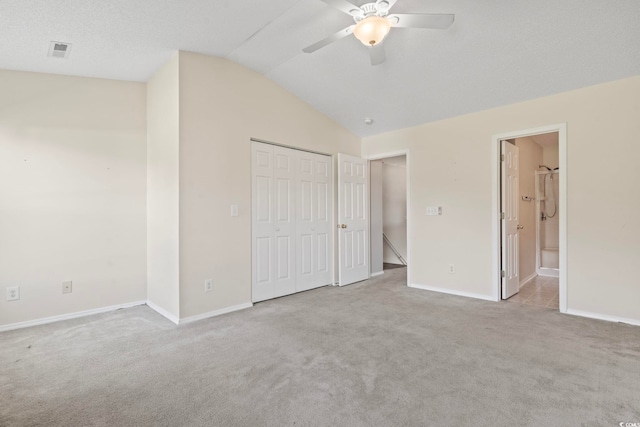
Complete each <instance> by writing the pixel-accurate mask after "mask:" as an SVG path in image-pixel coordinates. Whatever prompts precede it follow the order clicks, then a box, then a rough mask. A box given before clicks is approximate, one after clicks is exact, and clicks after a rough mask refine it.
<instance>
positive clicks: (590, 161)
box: [363, 76, 640, 321]
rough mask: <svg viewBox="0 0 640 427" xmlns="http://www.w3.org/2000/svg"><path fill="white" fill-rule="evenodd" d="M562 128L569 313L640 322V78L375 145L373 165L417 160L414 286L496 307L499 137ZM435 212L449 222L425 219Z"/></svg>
mask: <svg viewBox="0 0 640 427" xmlns="http://www.w3.org/2000/svg"><path fill="white" fill-rule="evenodd" d="M556 123H567V127H568V153H567V158H568V168H567V180H568V181H567V186H568V190H567V191H568V199H567V203H568V212H567V215H568V216H567V218H568V249H567V256H568V260H567V263H568V271H567V275H568V306H569V309H570V310H574V311H576V310H577V311H583V312H587V313H593V314H598V315H602V316H613V317H619V318H624V319H632V320H634V321H640V314H639V313H638V309H637V302H638V301H640V287H639V286H638V277H640V263H638V259H640V245H639V244H638V242H639V241H640V223H639V222H638V221H636V220H635V218H636V217H637V215H638V212H639V211H640V192H639V191H638V189H637V184H638V182H640V168H638V167H637V164H636V163H637V159H638V157H639V156H640V146H639V145H638V141H639V140H640V77H638V76H636V77H632V78H628V79H624V80H620V81H615V82H611V83H607V84H603V85H598V86H593V87H588V88H584V89H580V90H576V91H572V92H567V93H562V94H558V95H553V96H549V97H545V98H540V99H536V100H532V101H527V102H522V103H519V104H514V105H510V106H506V107H502V108H497V109H493V110H488V111H484V112H480V113H475V114H469V115H465V116H461V117H456V118H453V119H449V120H443V121H439V122H435V123H429V124H425V125H421V126H417V127H413V128H408V129H403V130H400V131H397V132H391V133H387V134H382V135H377V136H373V137H369V138H365V139H364V141H363V155H365V156H371V155H375V154H376V153H383V152H389V151H396V150H399V149H405V148H409V149H410V151H411V157H410V160H411V162H412V164H411V167H410V172H411V177H410V180H411V183H412V185H411V207H412V213H411V215H412V229H411V230H410V231H409V232H410V233H411V234H412V240H411V241H412V245H413V246H412V247H411V253H412V261H413V262H412V265H410V266H409V268H410V269H411V277H412V278H413V279H412V280H413V282H414V283H416V284H423V285H430V286H438V287H441V288H445V289H449V290H451V291H456V292H468V293H475V294H478V295H484V296H486V297H490V296H491V295H492V291H493V290H494V287H496V286H497V284H495V283H493V281H492V268H493V267H492V255H493V254H492V240H493V237H494V236H492V224H493V221H494V218H492V215H491V213H492V199H491V197H492V190H493V189H492V174H493V171H492V166H491V165H492V156H491V153H492V136H493V135H496V134H501V133H506V132H512V131H518V130H524V129H531V128H536V127H539V126H545V125H551V124H556ZM606 141H615V150H614V149H613V148H614V146H611V147H608V146H607V145H606V143H605V142H606ZM619 153H623V155H620V154H619ZM594 165H595V166H594ZM594 167H597V168H599V169H601V170H606V171H607V173H606V174H594V173H593V170H594ZM594 200H598V204H599V206H606V209H607V211H608V212H611V214H612V215H615V218H616V221H615V222H610V221H603V220H602V211H601V209H594V208H593V206H594V205H593V204H594ZM431 205H433V206H438V205H441V206H443V209H444V211H443V215H442V216H440V217H427V216H425V214H424V211H425V208H426V207H427V206H431ZM461 249H464V250H461ZM451 262H455V263H456V266H457V273H456V274H451V275H450V274H447V265H448V263H451Z"/></svg>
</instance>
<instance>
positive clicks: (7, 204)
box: [0, 71, 146, 326]
mask: <svg viewBox="0 0 640 427" xmlns="http://www.w3.org/2000/svg"><path fill="white" fill-rule="evenodd" d="M145 114H146V113H145V85H144V84H140V83H127V82H117V81H111V80H101V79H91V78H78V77H64V76H57V75H49V74H35V73H27V72H13V71H0V290H1V291H2V294H0V295H1V296H0V326H1V325H7V324H13V323H18V322H23V321H30V320H34V319H39V318H46V317H51V316H58V315H64V314H69V313H74V312H80V311H85V310H92V309H97V308H101V307H107V306H113V305H119V304H125V303H131V302H137V301H144V300H145V297H146V295H145V294H146V291H145V287H146V277H145V276H146V273H145V265H146V249H145V247H146V244H145V221H146V220H145V216H146V212H145V211H146V208H145V187H146V185H145V173H146V172H145V170H146V160H145V157H146V155H145V151H146V141H145V140H146V131H145ZM66 280H71V281H73V292H72V293H71V294H62V282H63V281H66ZM8 286H20V293H21V297H20V300H19V301H11V302H7V301H6V298H5V287H8Z"/></svg>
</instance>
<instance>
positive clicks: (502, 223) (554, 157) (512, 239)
mask: <svg viewBox="0 0 640 427" xmlns="http://www.w3.org/2000/svg"><path fill="white" fill-rule="evenodd" d="M508 136H509V137H507V136H505V135H503V136H501V137H500V138H497V141H496V143H497V144H499V150H500V154H499V166H498V168H497V169H498V182H499V185H498V186H499V189H498V209H499V211H498V212H499V215H498V216H499V226H498V227H497V234H498V239H497V242H498V257H497V258H498V259H497V264H498V266H499V267H498V268H499V270H498V282H499V287H498V290H497V295H496V297H497V298H496V299H498V300H500V299H502V300H507V301H509V302H515V303H519V304H523V305H533V306H541V307H546V308H549V309H555V310H560V311H563V312H564V311H565V310H566V274H563V273H565V272H563V269H562V266H563V265H566V261H565V260H566V244H565V243H564V242H566V226H564V222H563V221H564V220H565V218H566V217H565V211H564V209H563V206H566V191H565V190H566V175H565V173H566V172H565V171H564V170H563V168H562V163H563V161H565V159H566V156H564V153H566V131H565V130H564V127H562V126H560V127H558V126H556V127H555V128H554V127H551V128H542V129H539V130H538V131H537V132H536V131H535V130H534V131H529V132H522V133H514V134H511V135H508ZM563 150H564V152H563ZM561 159H562V161H561ZM563 237H564V238H563ZM563 304H564V305H563ZM563 308H564V310H563Z"/></svg>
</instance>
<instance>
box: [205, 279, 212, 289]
mask: <svg viewBox="0 0 640 427" xmlns="http://www.w3.org/2000/svg"><path fill="white" fill-rule="evenodd" d="M204 291H205V292H212V291H213V279H207V280H205V281H204Z"/></svg>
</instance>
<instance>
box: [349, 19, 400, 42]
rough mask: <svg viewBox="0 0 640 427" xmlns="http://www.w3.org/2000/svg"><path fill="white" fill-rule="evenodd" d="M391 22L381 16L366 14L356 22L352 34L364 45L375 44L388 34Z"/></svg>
mask: <svg viewBox="0 0 640 427" xmlns="http://www.w3.org/2000/svg"><path fill="white" fill-rule="evenodd" d="M390 29H391V24H390V23H389V20H388V19H387V18H384V17H382V16H368V17H366V18H364V19H363V20H362V21H360V22H358V23H357V24H356V27H355V28H354V29H353V34H354V35H355V36H356V38H357V39H358V40H360V41H361V42H362V44H364V45H365V46H375V45H377V44H379V43H380V42H382V40H384V38H385V37H386V36H387V34H389V30H390Z"/></svg>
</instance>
